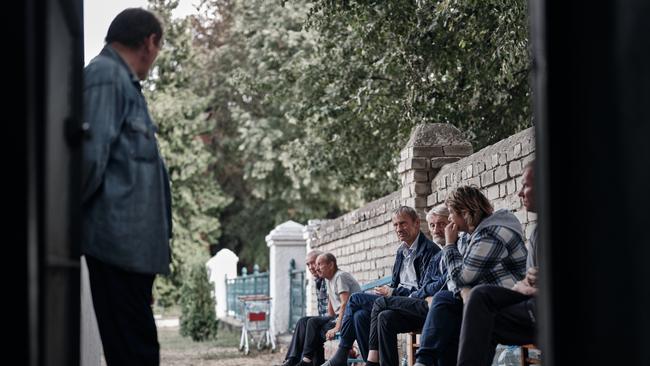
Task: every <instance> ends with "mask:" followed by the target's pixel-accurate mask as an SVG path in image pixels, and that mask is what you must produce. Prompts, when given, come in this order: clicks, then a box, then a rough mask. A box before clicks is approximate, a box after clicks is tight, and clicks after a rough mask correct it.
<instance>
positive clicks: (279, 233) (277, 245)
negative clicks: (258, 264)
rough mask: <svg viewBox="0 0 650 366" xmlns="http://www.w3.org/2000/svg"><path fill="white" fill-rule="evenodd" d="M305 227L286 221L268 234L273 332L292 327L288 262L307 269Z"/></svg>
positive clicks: (276, 332) (283, 330)
mask: <svg viewBox="0 0 650 366" xmlns="http://www.w3.org/2000/svg"><path fill="white" fill-rule="evenodd" d="M303 230H304V226H303V225H300V224H298V223H296V222H293V221H287V222H285V223H284V224H281V225H279V226H277V227H276V228H275V229H273V230H272V231H271V232H270V233H269V235H267V236H266V244H267V246H268V247H269V295H270V296H271V297H272V298H273V299H272V300H271V306H272V308H271V327H272V328H273V329H272V332H273V335H276V334H280V333H284V332H286V331H287V330H288V328H289V265H290V262H291V260H292V259H294V260H295V261H296V269H305V254H306V252H307V248H306V246H307V242H306V240H305V239H304V238H303Z"/></svg>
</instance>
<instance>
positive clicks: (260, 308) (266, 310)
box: [238, 295, 275, 354]
mask: <svg viewBox="0 0 650 366" xmlns="http://www.w3.org/2000/svg"><path fill="white" fill-rule="evenodd" d="M238 299H239V306H241V310H242V311H241V314H243V315H244V325H243V327H242V330H241V341H240V342H239V350H240V351H244V353H245V354H248V353H249V352H250V349H249V347H248V337H250V338H251V340H252V341H253V343H254V342H255V340H256V339H257V349H258V350H261V349H263V348H271V352H275V340H274V339H273V334H272V329H271V298H270V297H269V296H267V295H247V296H239V297H238Z"/></svg>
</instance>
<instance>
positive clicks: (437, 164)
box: [397, 123, 473, 233]
mask: <svg viewBox="0 0 650 366" xmlns="http://www.w3.org/2000/svg"><path fill="white" fill-rule="evenodd" d="M472 152H473V148H472V145H471V144H470V143H469V142H468V141H467V140H466V139H465V138H464V137H463V136H462V133H461V132H460V131H459V130H458V129H457V128H456V127H454V126H453V125H451V124H448V123H424V124H419V125H417V126H415V128H414V129H413V131H412V132H411V137H410V138H409V140H408V142H407V143H406V146H405V147H404V148H403V149H402V151H401V153H400V162H399V165H398V167H397V171H398V173H399V174H400V178H401V183H402V189H401V202H402V204H404V205H406V206H411V207H413V208H415V210H416V211H417V212H418V215H420V218H421V221H422V223H421V225H422V231H423V232H425V233H428V228H427V225H426V222H425V220H424V217H425V214H424V210H425V209H427V208H429V206H430V205H429V204H428V203H427V197H428V196H429V195H430V194H431V181H432V180H433V178H434V177H435V176H436V174H438V171H440V168H441V167H442V166H443V165H445V164H449V163H452V162H454V161H457V160H460V159H461V158H463V157H466V156H469V155H471V154H472Z"/></svg>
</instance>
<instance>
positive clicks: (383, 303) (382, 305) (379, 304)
mask: <svg viewBox="0 0 650 366" xmlns="http://www.w3.org/2000/svg"><path fill="white" fill-rule="evenodd" d="M373 308H376V309H378V310H384V309H386V308H388V301H387V300H386V298H385V297H384V296H381V297H378V298H377V299H376V300H375V303H374V304H373Z"/></svg>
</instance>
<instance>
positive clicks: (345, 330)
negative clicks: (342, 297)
mask: <svg viewBox="0 0 650 366" xmlns="http://www.w3.org/2000/svg"><path fill="white" fill-rule="evenodd" d="M378 297H379V295H372V294H364V293H360V292H357V293H355V294H352V296H350V300H349V301H348V304H347V305H346V307H345V313H343V320H342V321H341V330H340V331H339V333H340V339H339V347H338V349H337V350H336V352H335V353H334V355H333V356H332V358H330V359H329V360H328V362H326V364H328V365H331V366H347V359H348V352H349V351H350V349H351V348H352V346H353V345H354V341H355V340H357V345H359V350H360V351H361V353H362V355H363V357H364V359H365V357H367V356H368V349H367V344H368V331H369V329H370V312H371V311H372V305H373V303H374V301H375V300H376V299H377V298H378ZM364 323H365V327H364V326H363V324H364ZM364 328H365V331H364ZM358 331H360V332H361V333H362V334H358V333H357V332H358ZM364 332H365V334H363V333H364ZM359 338H361V341H360V340H359ZM364 340H365V343H363V345H361V342H363V341H364ZM364 350H365V354H364V353H363V351H364Z"/></svg>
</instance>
